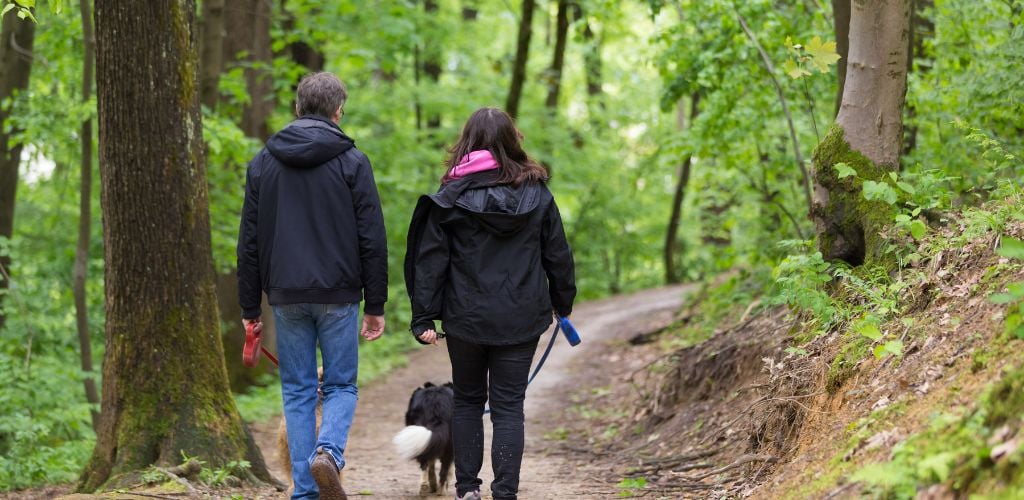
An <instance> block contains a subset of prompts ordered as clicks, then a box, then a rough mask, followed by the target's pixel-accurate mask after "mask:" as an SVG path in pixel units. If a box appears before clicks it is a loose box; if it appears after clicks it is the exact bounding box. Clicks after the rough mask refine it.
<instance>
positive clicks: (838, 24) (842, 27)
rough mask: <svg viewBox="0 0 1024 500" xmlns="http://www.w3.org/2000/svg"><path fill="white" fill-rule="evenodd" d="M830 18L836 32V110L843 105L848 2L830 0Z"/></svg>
mask: <svg viewBox="0 0 1024 500" xmlns="http://www.w3.org/2000/svg"><path fill="white" fill-rule="evenodd" d="M832 18H833V22H834V26H835V32H836V53H838V54H839V64H836V71H837V74H838V79H837V81H838V85H837V86H836V88H837V89H836V110H835V114H836V115H838V114H839V106H840V105H841V104H842V103H843V86H844V85H846V60H847V58H849V56H850V0H832Z"/></svg>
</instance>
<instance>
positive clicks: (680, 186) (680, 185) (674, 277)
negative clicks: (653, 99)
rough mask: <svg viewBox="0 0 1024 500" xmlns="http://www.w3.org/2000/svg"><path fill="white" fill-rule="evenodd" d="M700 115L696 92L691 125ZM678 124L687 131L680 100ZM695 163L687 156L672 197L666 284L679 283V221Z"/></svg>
mask: <svg viewBox="0 0 1024 500" xmlns="http://www.w3.org/2000/svg"><path fill="white" fill-rule="evenodd" d="M698 113H700V94H699V93H697V92H694V93H693V94H692V95H691V96H690V123H691V124H692V123H693V120H695V119H696V118H697V114H698ZM676 124H677V126H678V129H679V133H683V131H684V130H686V126H687V125H686V106H685V105H684V104H683V101H682V100H680V101H679V103H678V104H677V107H676ZM692 163H693V155H692V154H687V155H686V158H685V159H683V164H682V165H680V167H679V180H678V181H677V182H676V192H675V195H674V196H673V197H672V215H671V216H670V217H669V219H668V230H667V231H666V232H665V282H666V283H679V273H677V272H676V245H677V244H678V243H679V241H678V240H679V221H680V219H682V214H683V199H684V197H685V195H686V186H687V185H688V184H689V183H690V167H691V166H692Z"/></svg>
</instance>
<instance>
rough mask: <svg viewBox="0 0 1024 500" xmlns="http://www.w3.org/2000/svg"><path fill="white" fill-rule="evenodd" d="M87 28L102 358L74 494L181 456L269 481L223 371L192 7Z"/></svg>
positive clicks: (143, 9) (105, 8)
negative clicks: (87, 449) (98, 211)
mask: <svg viewBox="0 0 1024 500" xmlns="http://www.w3.org/2000/svg"><path fill="white" fill-rule="evenodd" d="M95 22H96V49H97V58H96V62H97V84H98V85H97V89H98V92H97V96H98V106H97V108H98V111H99V131H100V147H99V151H100V168H101V171H102V176H101V181H102V188H103V189H102V197H101V201H102V204H103V241H104V253H105V255H104V259H105V262H106V266H105V273H104V283H105V288H106V321H107V323H106V354H105V357H104V363H103V398H102V399H103V402H102V411H101V415H100V425H99V431H98V432H97V436H96V446H95V448H94V450H93V454H92V458H91V459H90V461H89V463H88V465H87V466H86V468H85V470H84V471H83V473H82V476H81V478H80V483H79V490H81V491H86V492H88V491H94V490H96V489H97V488H101V487H105V488H116V487H119V486H122V485H125V484H131V483H135V482H137V480H138V474H139V473H140V472H141V471H142V470H144V469H146V468H147V467H149V466H150V465H153V464H156V465H173V464H176V463H179V462H181V457H182V453H184V454H186V455H188V456H191V457H199V458H201V459H202V460H204V461H206V463H207V466H208V467H211V468H217V467H221V466H223V465H224V464H226V463H227V462H228V461H231V460H240V459H244V460H248V461H249V462H250V464H251V468H250V470H249V474H250V475H254V476H255V477H257V478H259V479H262V480H265V481H272V478H271V477H270V475H269V474H268V473H267V469H266V465H265V464H264V463H263V458H262V456H261V454H260V451H259V449H257V448H256V445H255V444H254V442H253V439H252V436H251V435H250V434H249V431H248V429H247V428H246V427H245V425H244V424H243V423H242V421H241V418H240V417H239V415H238V411H237V409H236V407H235V403H234V399H233V398H232V397H231V393H230V391H229V389H228V383H227V372H226V370H225V367H224V359H223V347H222V345H221V341H220V335H219V328H218V323H217V322H218V317H217V306H216V298H215V295H214V285H213V276H214V273H213V262H212V256H211V251H210V219H209V205H208V199H207V187H206V169H205V166H204V161H205V160H204V157H203V143H202V138H203V135H202V115H201V114H200V111H199V109H200V108H199V57H198V56H199V54H198V47H197V41H198V40H197V36H196V32H195V29H194V22H195V2H194V0H152V1H147V2H129V1H123V0H122V1H116V0H100V1H98V2H97V4H96V14H95ZM249 479H252V478H251V477H249Z"/></svg>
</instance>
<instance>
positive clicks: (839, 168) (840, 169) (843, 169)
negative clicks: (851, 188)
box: [832, 163, 857, 179]
mask: <svg viewBox="0 0 1024 500" xmlns="http://www.w3.org/2000/svg"><path fill="white" fill-rule="evenodd" d="M832 168H834V169H836V177H839V178H840V179H845V178H847V177H851V176H853V177H856V176H857V171H856V170H854V169H853V167H851V166H849V165H847V164H845V163H836V164H835V165H833V166H832Z"/></svg>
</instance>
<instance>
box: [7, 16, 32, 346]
mask: <svg viewBox="0 0 1024 500" xmlns="http://www.w3.org/2000/svg"><path fill="white" fill-rule="evenodd" d="M35 32H36V25H35V23H33V22H31V21H27V20H21V19H18V16H16V15H14V13H8V15H6V16H3V23H2V28H0V103H5V102H7V101H8V99H10V98H12V97H13V96H14V95H15V94H17V93H19V92H22V91H24V90H25V89H26V88H28V76H29V73H30V72H31V70H32V42H33V40H34V39H35ZM10 109H11V107H10V106H0V238H8V239H9V238H10V237H11V235H12V233H13V232H14V199H15V197H16V196H17V193H18V164H19V163H20V162H21V144H15V145H13V147H10V145H9V144H8V142H9V141H10V138H11V136H12V135H14V134H13V132H12V133H8V132H7V126H6V125H5V124H6V123H7V118H8V115H7V110H10ZM0 266H2V267H3V269H5V270H7V274H11V271H10V268H11V259H10V257H6V256H0ZM4 274H5V273H0V300H3V296H4V292H5V291H6V290H7V288H8V287H9V286H10V283H8V282H7V279H6V278H5V277H4ZM3 326H4V314H3V309H2V308H0V328H3Z"/></svg>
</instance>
